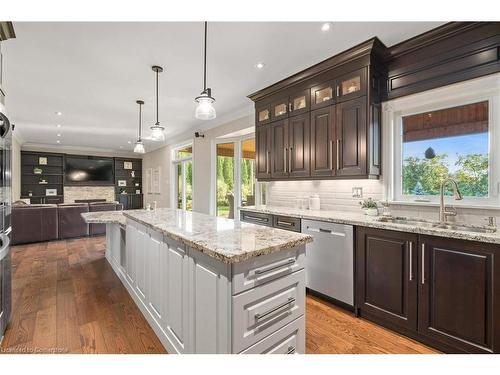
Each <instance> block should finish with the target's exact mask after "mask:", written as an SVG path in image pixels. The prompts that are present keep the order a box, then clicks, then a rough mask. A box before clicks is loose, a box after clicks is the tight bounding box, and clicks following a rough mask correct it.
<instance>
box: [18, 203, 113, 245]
mask: <svg viewBox="0 0 500 375" xmlns="http://www.w3.org/2000/svg"><path fill="white" fill-rule="evenodd" d="M122 209H123V206H122V205H121V204H119V203H114V202H94V203H63V204H58V205H55V204H14V205H13V206H12V244H13V245H18V244H23V243H32V242H42V241H51V240H57V239H67V238H75V237H83V236H89V235H91V236H96V235H101V234H104V233H106V226H105V224H90V225H89V224H87V223H86V222H85V221H84V220H83V218H82V216H81V213H83V212H95V211H115V210H122Z"/></svg>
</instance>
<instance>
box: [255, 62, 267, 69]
mask: <svg viewBox="0 0 500 375" xmlns="http://www.w3.org/2000/svg"><path fill="white" fill-rule="evenodd" d="M265 66H266V64H264V63H262V62H258V63H257V64H255V67H256V68H257V69H262V68H264V67H265Z"/></svg>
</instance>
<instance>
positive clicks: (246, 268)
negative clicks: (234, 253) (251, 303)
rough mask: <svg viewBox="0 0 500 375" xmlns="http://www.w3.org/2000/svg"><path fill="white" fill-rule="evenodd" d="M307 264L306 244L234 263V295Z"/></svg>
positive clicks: (288, 273) (297, 269) (302, 267)
mask: <svg viewBox="0 0 500 375" xmlns="http://www.w3.org/2000/svg"><path fill="white" fill-rule="evenodd" d="M305 265H306V258H305V247H304V246H302V247H299V248H294V249H290V250H285V251H280V252H278V253H274V254H269V255H267V256H265V257H255V258H252V259H249V260H247V261H245V262H242V263H236V264H234V265H233V283H232V284H233V295H236V294H238V293H241V292H244V291H245V290H248V289H252V288H254V287H256V286H259V285H262V284H265V283H268V282H270V281H273V280H276V279H278V278H280V277H283V276H288V275H290V274H291V273H293V272H295V271H299V270H301V269H304V268H305Z"/></svg>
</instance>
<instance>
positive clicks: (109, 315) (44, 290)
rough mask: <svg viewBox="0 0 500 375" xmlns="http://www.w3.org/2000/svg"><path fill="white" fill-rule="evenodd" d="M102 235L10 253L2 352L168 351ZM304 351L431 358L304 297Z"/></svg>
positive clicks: (412, 344) (374, 327) (389, 334)
mask: <svg viewBox="0 0 500 375" xmlns="http://www.w3.org/2000/svg"><path fill="white" fill-rule="evenodd" d="M105 246H106V241H105V237H94V238H80V239H74V240H66V241H53V242H44V243H37V244H29V245H21V246H15V247H13V248H12V275H13V280H12V287H13V291H12V295H13V315H12V321H11V323H10V325H9V327H8V329H7V332H6V334H5V338H4V341H3V343H2V347H1V352H2V353H34V352H36V353H165V349H164V348H163V346H162V345H161V343H160V341H159V340H158V338H157V337H156V336H155V334H154V332H153V330H152V329H151V328H150V327H149V325H148V323H147V322H146V320H145V319H144V318H143V316H142V314H141V312H140V311H139V309H138V308H137V307H136V306H135V304H134V302H133V301H132V299H131V298H130V296H129V295H128V293H127V291H126V290H125V288H124V287H123V285H122V284H121V282H120V280H119V279H118V277H117V276H116V275H115V273H114V272H113V270H112V269H111V267H110V266H109V264H108V263H107V261H106V259H105V258H104V250H105ZM306 309H307V310H306V317H307V323H306V325H307V327H306V346H307V353H435V352H436V351H435V350H433V349H430V348H427V347H426V346H424V345H422V344H419V343H417V342H415V341H413V340H410V339H408V338H406V337H403V336H400V335H397V334H395V333H393V332H391V331H388V330H386V329H384V328H382V327H379V326H377V325H375V324H373V323H370V322H368V321H365V320H362V319H357V318H355V317H354V316H353V315H352V314H350V313H348V312H346V311H344V310H342V309H340V308H337V307H335V306H333V305H330V304H328V303H326V302H323V301H321V300H319V299H317V298H315V297H312V296H308V297H307V307H306Z"/></svg>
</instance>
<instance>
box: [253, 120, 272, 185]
mask: <svg viewBox="0 0 500 375" xmlns="http://www.w3.org/2000/svg"><path fill="white" fill-rule="evenodd" d="M255 144H256V147H255V148H256V154H255V158H256V175H257V179H266V178H270V177H271V126H270V124H267V125H262V126H257V127H256V128H255Z"/></svg>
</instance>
